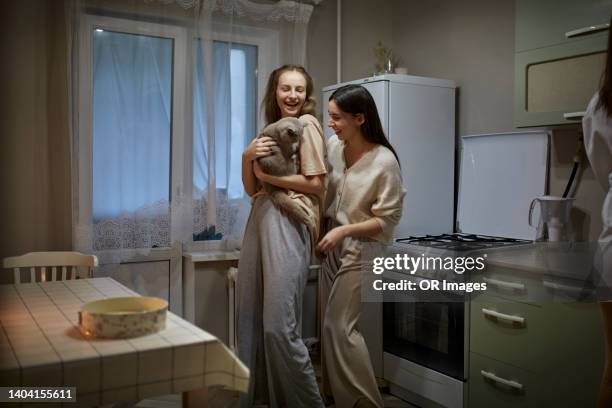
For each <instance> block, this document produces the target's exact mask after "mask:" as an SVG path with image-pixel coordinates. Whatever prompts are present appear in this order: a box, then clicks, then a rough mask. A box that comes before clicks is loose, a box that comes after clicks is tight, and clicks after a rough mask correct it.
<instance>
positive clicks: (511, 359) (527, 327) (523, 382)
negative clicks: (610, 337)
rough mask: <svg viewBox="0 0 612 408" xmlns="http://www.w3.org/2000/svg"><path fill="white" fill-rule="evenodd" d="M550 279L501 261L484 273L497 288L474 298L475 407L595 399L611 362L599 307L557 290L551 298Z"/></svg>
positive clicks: (472, 357) (573, 403)
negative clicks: (561, 296)
mask: <svg viewBox="0 0 612 408" xmlns="http://www.w3.org/2000/svg"><path fill="white" fill-rule="evenodd" d="M548 279H550V278H548V277H544V276H542V275H541V274H538V273H537V272H535V271H534V272H533V273H531V274H528V273H526V271H525V270H524V269H523V270H521V271H519V270H503V269H500V268H495V267H492V268H489V270H487V271H486V272H485V273H484V274H483V276H482V277H481V278H480V280H482V281H486V282H488V287H490V289H488V290H487V293H486V294H476V295H474V296H473V297H472V300H471V304H470V343H469V344H470V347H469V348H470V354H469V367H470V368H469V377H468V390H469V391H468V393H469V395H468V401H469V407H470V408H480V407H493V406H494V407H506V406H508V407H543V406H555V407H577V406H595V405H596V401H597V396H598V390H599V383H600V379H601V375H602V371H603V360H604V340H603V328H602V322H601V316H600V313H599V306H598V305H597V304H596V303H580V302H561V301H559V300H558V297H556V296H557V295H556V294H554V293H552V292H551V293H549V295H550V296H549V297H548V298H547V297H546V291H551V289H550V288H551V285H547V283H546V282H548ZM538 284H539V285H540V288H539V289H538V288H536V286H537V285H538ZM557 287H565V288H567V287H570V286H569V285H559V286H557ZM498 289H499V291H498ZM526 293H531V296H532V297H531V298H530V299H528V298H527V297H526V296H525V294H526ZM533 296H536V297H533ZM554 299H557V300H556V301H554Z"/></svg>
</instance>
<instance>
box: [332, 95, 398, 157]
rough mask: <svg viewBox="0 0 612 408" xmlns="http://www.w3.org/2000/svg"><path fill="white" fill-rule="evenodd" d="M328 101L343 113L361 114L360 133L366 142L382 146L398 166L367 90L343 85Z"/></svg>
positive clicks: (394, 153)
mask: <svg viewBox="0 0 612 408" xmlns="http://www.w3.org/2000/svg"><path fill="white" fill-rule="evenodd" d="M329 100H330V101H332V100H333V101H334V102H335V103H336V106H338V108H340V110H341V111H343V112H346V113H350V114H352V115H358V114H360V113H361V114H363V117H364V122H363V123H362V124H361V131H362V132H363V135H364V137H365V138H366V140H367V141H368V142H371V143H376V144H379V145H383V146H385V147H386V148H387V149H389V150H391V152H393V155H394V156H395V159H396V160H397V163H398V164H399V162H400V161H399V157H398V156H397V153H396V152H395V149H394V148H393V146H391V143H389V140H388V139H387V137H386V136H385V132H384V130H383V127H382V124H381V123H380V117H379V116H378V110H377V109H376V103H375V102H374V98H372V95H371V94H370V92H368V90H367V89H365V88H364V87H363V86H361V85H345V86H342V87H340V88H338V89H336V90H335V91H334V93H332V94H331V96H330V97H329Z"/></svg>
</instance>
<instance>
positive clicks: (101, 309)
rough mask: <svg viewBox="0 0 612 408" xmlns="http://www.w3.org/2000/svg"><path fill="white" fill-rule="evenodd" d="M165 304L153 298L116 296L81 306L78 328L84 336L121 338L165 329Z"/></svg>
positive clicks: (166, 303) (166, 306)
mask: <svg viewBox="0 0 612 408" xmlns="http://www.w3.org/2000/svg"><path fill="white" fill-rule="evenodd" d="M167 310H168V302H166V301H165V300H163V299H159V298H155V297H140V296H134V297H118V298H109V299H102V300H96V301H95V302H89V303H86V304H84V305H83V306H82V307H81V310H80V311H79V327H80V330H81V333H83V334H84V335H85V336H86V337H94V338H105V339H124V338H128V337H137V336H144V335H146V334H151V333H155V332H157V331H159V330H163V329H164V328H165V327H166V312H167Z"/></svg>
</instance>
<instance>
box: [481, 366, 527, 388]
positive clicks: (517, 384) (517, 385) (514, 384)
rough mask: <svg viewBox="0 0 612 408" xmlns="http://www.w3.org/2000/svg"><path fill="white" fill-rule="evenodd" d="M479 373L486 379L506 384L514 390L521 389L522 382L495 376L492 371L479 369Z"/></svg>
mask: <svg viewBox="0 0 612 408" xmlns="http://www.w3.org/2000/svg"><path fill="white" fill-rule="evenodd" d="M480 375H482V376H483V377H484V378H486V379H489V380H491V381H495V382H496V383H499V384H503V385H506V386H508V387H511V388H514V389H516V390H522V389H523V384H521V383H520V382H517V381H513V380H507V379H505V378H502V377H498V376H496V375H495V374H493V373H491V372H489V371H485V370H480Z"/></svg>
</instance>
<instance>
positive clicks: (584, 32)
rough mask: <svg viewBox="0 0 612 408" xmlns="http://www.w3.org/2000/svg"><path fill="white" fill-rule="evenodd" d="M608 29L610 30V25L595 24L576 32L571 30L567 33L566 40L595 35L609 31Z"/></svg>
mask: <svg viewBox="0 0 612 408" xmlns="http://www.w3.org/2000/svg"><path fill="white" fill-rule="evenodd" d="M608 29H610V24H609V23H604V24H595V25H591V26H586V27H582V28H577V29H575V30H570V31H568V32H567V33H565V38H572V37H578V36H579V35H588V34H594V33H598V32H600V31H604V30H608Z"/></svg>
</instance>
